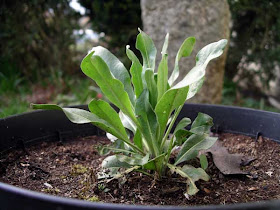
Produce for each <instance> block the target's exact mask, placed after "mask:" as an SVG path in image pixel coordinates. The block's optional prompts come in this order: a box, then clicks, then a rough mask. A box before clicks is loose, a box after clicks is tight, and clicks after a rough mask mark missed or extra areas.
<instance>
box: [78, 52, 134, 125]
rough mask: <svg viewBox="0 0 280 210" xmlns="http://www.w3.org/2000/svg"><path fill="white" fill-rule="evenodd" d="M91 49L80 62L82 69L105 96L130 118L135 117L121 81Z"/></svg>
mask: <svg viewBox="0 0 280 210" xmlns="http://www.w3.org/2000/svg"><path fill="white" fill-rule="evenodd" d="M93 53H94V51H92V52H91V53H90V54H88V55H87V56H86V57H85V58H84V59H83V61H82V63H81V68H82V71H83V72H84V73H85V74H86V75H87V76H88V77H90V78H92V79H93V80H94V81H95V82H96V83H97V85H98V86H99V87H100V89H101V90H102V92H103V93H104V94H105V95H106V97H107V98H108V99H109V100H110V101H111V102H112V103H113V104H115V105H116V106H117V107H118V108H119V109H120V110H122V111H123V113H125V114H126V115H128V116H129V117H130V118H132V119H134V120H136V119H135V116H134V112H133V106H132V104H131V101H130V99H129V97H128V94H127V92H126V91H125V90H124V85H123V83H122V82H121V81H120V80H118V79H115V78H114V77H113V76H112V74H111V72H110V70H109V68H108V66H107V64H106V63H105V61H104V60H103V59H102V58H101V57H100V56H97V55H94V54H93Z"/></svg>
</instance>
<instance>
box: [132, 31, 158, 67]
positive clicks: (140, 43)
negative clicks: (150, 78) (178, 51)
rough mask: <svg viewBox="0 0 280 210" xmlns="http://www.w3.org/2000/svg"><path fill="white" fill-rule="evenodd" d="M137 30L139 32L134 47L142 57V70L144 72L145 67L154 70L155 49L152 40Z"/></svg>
mask: <svg viewBox="0 0 280 210" xmlns="http://www.w3.org/2000/svg"><path fill="white" fill-rule="evenodd" d="M138 30H139V32H140V33H139V34H138V35H137V38H136V49H138V50H139V51H140V52H141V55H142V57H143V71H144V72H145V71H146V69H147V68H150V69H152V70H153V71H154V69H155V61H156V54H157V49H156V47H155V45H154V42H153V40H152V39H151V38H150V37H149V36H148V35H147V34H146V33H144V32H143V31H141V30H140V29H138Z"/></svg>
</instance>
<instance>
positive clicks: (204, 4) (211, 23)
mask: <svg viewBox="0 0 280 210" xmlns="http://www.w3.org/2000/svg"><path fill="white" fill-rule="evenodd" d="M141 9H142V21H143V25H144V31H145V32H146V33H147V34H148V35H149V36H151V38H152V39H153V40H154V42H155V45H156V47H157V49H158V51H159V52H160V51H161V48H162V44H163V41H164V38H165V35H166V33H167V32H169V33H170V37H169V47H168V57H169V58H168V63H169V74H170V72H172V70H173V68H174V61H175V57H176V54H177V51H178V50H179V48H180V46H181V44H182V43H183V41H184V40H185V38H187V37H189V36H194V37H196V46H195V49H194V52H193V53H192V56H191V57H189V58H182V59H181V61H180V77H179V79H178V80H181V79H182V78H183V77H184V76H185V75H186V74H187V72H188V71H189V70H190V69H191V68H192V67H193V66H194V64H195V55H196V54H197V52H198V51H199V50H200V49H201V48H202V47H204V46H205V45H207V44H209V43H211V42H215V41H218V40H220V39H222V38H226V39H229V24H230V11H229V6H228V3H227V0H141ZM160 59H161V55H160V53H158V55H157V64H158V63H159V61H160ZM225 60H226V51H225V52H224V54H223V55H222V56H221V57H219V58H218V59H216V60H214V61H211V62H210V64H209V65H208V67H207V73H206V80H205V82H204V85H203V87H202V90H201V91H200V92H199V93H198V94H197V95H196V96H195V97H194V98H193V99H191V102H196V103H197V102H199V103H220V101H221V96H222V87H223V77H224V66H225ZM178 80H177V81H178Z"/></svg>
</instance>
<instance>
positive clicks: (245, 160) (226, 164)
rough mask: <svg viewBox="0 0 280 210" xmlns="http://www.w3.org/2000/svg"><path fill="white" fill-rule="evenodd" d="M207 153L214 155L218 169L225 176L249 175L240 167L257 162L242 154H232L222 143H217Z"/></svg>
mask: <svg viewBox="0 0 280 210" xmlns="http://www.w3.org/2000/svg"><path fill="white" fill-rule="evenodd" d="M205 152H209V153H211V154H212V156H213V161H214V163H215V165H216V167H217V168H218V169H219V170H220V171H221V172H222V173H223V174H224V175H237V174H248V172H247V171H243V170H241V169H240V166H244V165H248V164H250V163H251V162H252V161H253V160H255V159H254V158H252V157H246V156H244V155H241V154H230V153H229V152H228V150H227V148H226V147H224V146H223V145H222V143H221V142H220V141H216V143H215V144H214V145H213V146H212V147H211V148H210V149H208V150H206V151H205Z"/></svg>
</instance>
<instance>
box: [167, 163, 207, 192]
mask: <svg viewBox="0 0 280 210" xmlns="http://www.w3.org/2000/svg"><path fill="white" fill-rule="evenodd" d="M167 166H168V167H169V168H170V170H171V171H172V172H176V173H177V174H179V175H180V176H182V177H184V178H187V195H195V194H196V193H197V192H198V191H199V190H198V188H197V187H196V185H195V182H196V181H198V180H199V179H202V180H204V181H209V176H208V174H207V173H206V172H205V171H204V170H203V169H202V168H195V167H193V166H190V165H185V166H183V167H182V168H181V167H177V166H174V165H171V164H167Z"/></svg>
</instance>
